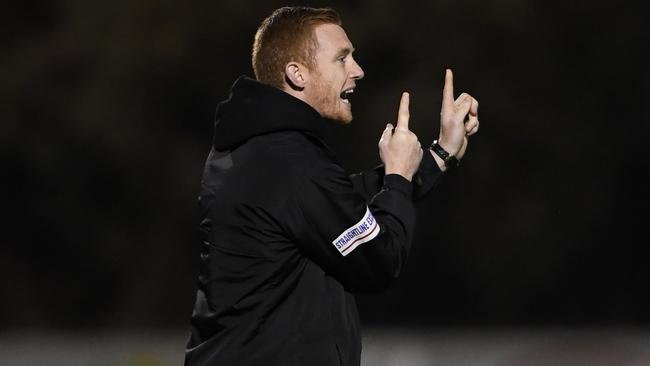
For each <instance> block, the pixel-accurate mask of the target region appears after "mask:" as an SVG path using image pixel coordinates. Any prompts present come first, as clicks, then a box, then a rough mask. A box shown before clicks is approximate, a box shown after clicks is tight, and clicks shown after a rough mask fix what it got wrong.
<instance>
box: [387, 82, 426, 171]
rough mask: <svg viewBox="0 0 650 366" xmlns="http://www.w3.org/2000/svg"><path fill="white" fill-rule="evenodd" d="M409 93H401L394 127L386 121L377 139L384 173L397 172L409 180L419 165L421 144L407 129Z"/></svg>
mask: <svg viewBox="0 0 650 366" xmlns="http://www.w3.org/2000/svg"><path fill="white" fill-rule="evenodd" d="M409 118H410V113H409V94H408V93H406V92H405V93H402V99H401V100H400V103H399V111H398V114H397V124H396V126H395V128H393V125H392V124H390V123H388V124H387V125H386V129H385V130H384V132H383V133H382V135H381V139H380V140H379V156H380V157H381V161H382V162H383V163H384V171H385V172H386V174H399V175H401V176H403V177H404V178H406V179H408V180H409V181H410V180H411V179H412V178H413V175H414V174H415V172H416V171H417V170H418V167H419V166H420V161H421V160H422V146H421V145H420V141H418V137H417V136H416V135H415V134H414V133H413V132H411V131H410V130H409Z"/></svg>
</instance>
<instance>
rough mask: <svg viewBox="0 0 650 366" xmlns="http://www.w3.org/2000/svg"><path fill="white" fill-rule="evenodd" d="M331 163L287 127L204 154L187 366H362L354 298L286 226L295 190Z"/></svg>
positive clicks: (307, 137)
mask: <svg viewBox="0 0 650 366" xmlns="http://www.w3.org/2000/svg"><path fill="white" fill-rule="evenodd" d="M277 92H278V93H282V92H281V91H277ZM286 98H289V99H293V98H292V97H290V96H286ZM296 102H297V101H296ZM291 103H293V101H290V103H289V104H291ZM297 109H298V110H300V109H301V107H300V105H298V107H297ZM289 110H290V109H289ZM318 118H319V117H318ZM258 122H260V121H246V123H249V124H254V123H258ZM221 123H227V122H224V121H221ZM332 164H335V163H334V161H333V160H332V155H331V154H330V153H329V151H328V149H327V147H326V146H325V145H324V143H323V142H322V140H320V138H319V137H318V136H316V135H313V134H311V133H310V132H309V131H298V130H292V129H288V128H285V129H281V130H278V131H273V132H270V133H264V134H261V135H254V136H252V137H251V138H249V139H246V140H245V141H244V142H243V143H241V144H236V145H235V146H233V148H232V150H224V151H216V150H214V149H213V150H212V151H211V152H210V154H209V157H208V159H207V161H206V164H205V169H204V173H203V180H202V187H201V195H200V198H199V201H200V206H201V210H202V222H201V232H202V235H203V238H202V239H203V244H202V248H201V269H200V276H199V285H198V293H197V299H196V306H195V310H194V314H193V316H192V335H191V338H190V340H189V342H188V356H187V361H186V364H188V365H204V364H219V362H224V363H226V364H229V363H234V364H251V365H254V364H264V365H271V364H273V361H274V360H277V361H278V362H279V363H281V364H284V365H286V364H291V362H292V361H295V363H296V364H319V362H322V364H327V365H329V364H358V362H359V357H360V352H361V348H360V335H359V329H358V328H359V320H358V316H357V311H356V306H355V303H354V298H353V297H352V296H351V295H350V294H349V293H347V292H346V291H345V290H344V288H343V286H342V285H341V284H340V283H339V282H338V281H337V280H336V279H334V278H333V277H331V276H329V275H327V274H326V273H325V272H324V271H323V269H322V268H321V267H320V266H318V265H317V264H315V263H314V262H313V261H312V260H311V259H310V258H309V257H307V256H305V255H304V253H303V251H302V250H301V248H300V246H299V244H298V243H297V242H296V241H297V239H296V238H295V237H292V234H291V227H290V226H291V225H292V223H291V221H292V220H295V218H292V217H290V216H295V215H297V214H298V213H297V211H296V210H295V209H289V206H292V205H294V204H295V201H296V199H297V197H296V195H300V194H301V185H303V184H304V181H305V180H306V179H309V176H310V174H311V172H315V171H321V170H323V169H327V166H329V165H332ZM294 208H295V207H294Z"/></svg>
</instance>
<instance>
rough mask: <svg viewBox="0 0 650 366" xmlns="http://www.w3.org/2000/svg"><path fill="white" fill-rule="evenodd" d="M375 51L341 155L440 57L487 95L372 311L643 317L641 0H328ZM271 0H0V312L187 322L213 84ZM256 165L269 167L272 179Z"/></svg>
mask: <svg viewBox="0 0 650 366" xmlns="http://www.w3.org/2000/svg"><path fill="white" fill-rule="evenodd" d="M303 4H305V5H312V6H327V5H329V6H332V7H334V8H335V9H337V10H338V11H339V13H340V14H341V16H342V17H343V20H344V27H345V29H346V31H347V32H348V35H349V37H350V39H351V40H352V42H353V43H354V45H355V47H356V49H357V51H356V53H355V57H356V59H357V60H358V62H359V63H360V64H361V66H362V67H363V68H364V70H365V72H366V77H365V79H364V80H363V81H361V82H360V83H359V87H358V88H357V90H356V93H355V100H354V113H355V121H354V123H353V124H352V125H349V126H345V127H337V138H336V140H334V141H332V145H333V148H334V149H335V150H336V152H337V153H338V155H339V158H340V160H341V163H342V164H343V165H344V166H345V167H346V168H347V169H348V170H349V171H350V172H353V171H359V170H364V169H368V168H371V167H373V166H374V165H376V164H377V163H378V162H379V158H378V153H377V148H376V143H377V141H378V139H379V136H380V133H381V131H382V128H383V126H384V124H385V123H386V122H388V121H392V120H393V119H394V118H395V116H396V111H397V105H398V100H399V95H400V92H401V91H402V90H409V91H410V92H411V93H412V99H411V106H412V109H411V112H412V119H411V125H412V129H413V130H414V131H415V132H416V133H417V134H418V136H419V137H420V139H421V141H422V142H423V144H425V143H429V142H430V141H431V140H432V139H433V138H434V137H436V136H437V133H438V125H439V122H438V118H439V110H440V99H441V98H440V96H441V90H442V81H443V73H444V69H445V68H446V67H450V68H452V69H453V70H454V72H455V85H456V92H457V95H458V94H459V93H460V92H462V91H467V92H470V93H471V94H472V95H474V96H475V97H476V98H477V99H478V100H479V101H480V104H481V108H480V113H479V115H480V119H481V122H482V124H481V131H480V132H479V134H478V135H477V136H476V137H474V138H472V139H471V143H470V147H469V151H468V153H467V155H466V158H465V159H464V161H463V163H462V166H461V168H460V169H458V170H457V171H455V172H453V173H450V174H448V175H447V177H446V178H445V179H444V181H443V182H442V183H441V184H440V186H439V187H438V190H437V192H436V193H435V194H432V195H430V196H429V197H428V198H427V199H426V200H424V201H423V202H421V203H420V205H419V208H418V209H419V213H420V215H419V217H418V220H419V228H418V233H417V237H416V245H415V249H414V251H413V254H412V256H411V258H410V260H409V265H408V267H407V269H406V271H405V272H404V273H403V276H402V277H401V278H400V279H399V280H397V281H396V282H395V284H394V286H393V287H392V288H391V289H389V290H388V291H386V292H384V293H382V294H372V295H362V296H360V297H359V307H360V313H361V317H362V320H363V322H364V324H367V325H368V326H372V325H377V324H381V325H386V324H399V325H407V326H425V327H456V326H477V327H511V326H515V327H516V326H521V327H533V326H546V325H560V326H562V325H568V326H573V325H576V326H583V325H586V326H590V325H614V326H618V325H634V326H642V327H645V326H648V325H650V312H649V311H648V308H649V307H650V292H649V291H648V283H649V280H650V266H648V265H647V263H648V258H649V257H650V248H649V246H648V244H650V242H649V240H648V236H647V227H648V222H649V219H650V216H649V215H648V212H647V209H648V206H649V203H650V202H649V199H648V198H649V195H648V192H647V189H648V186H649V185H650V180H649V171H650V166H649V160H650V159H649V155H650V154H648V144H649V143H650V138H649V137H650V118H649V112H648V108H649V106H650V90H649V86H650V73H649V72H648V66H649V61H650V60H649V59H648V46H649V44H650V37H649V28H650V27H649V26H648V23H647V17H646V16H645V14H644V13H643V12H642V11H641V6H640V4H641V3H640V1H639V2H634V1H631V2H613V1H612V2H605V1H600V2H599V1H565V2H562V3H559V2H558V3H556V2H549V1H541V0H537V1H532V0H529V1H514V0H491V1H481V2H469V1H449V0H441V1H405V2H402V3H399V2H382V1H358V2H349V1H330V2H319V1H314V2H305V3H303ZM283 5H287V3H285V2H279V1H267V2H256V1H250V0H239V1H228V2H218V1H204V2H171V1H145V0H143V1H123V0H120V1H110V2H92V1H91V2H84V1H23V2H12V3H8V4H5V5H4V6H3V11H2V12H0V24H2V29H3V31H2V32H1V33H0V34H1V36H0V37H1V38H2V42H1V44H0V100H1V104H0V113H1V117H0V118H1V120H2V124H1V128H0V159H1V160H0V163H1V167H2V183H1V184H2V193H1V194H2V201H1V202H2V221H1V226H0V230H1V233H0V234H1V236H0V238H1V241H2V245H1V246H0V271H1V276H0V298H1V300H2V301H0V329H4V330H23V329H72V330H75V329H107V328H108V329H111V328H127V329H131V328H132V329H138V328H151V327H160V328H170V329H171V328H173V329H186V327H187V324H188V320H189V316H190V314H191V310H192V306H193V301H194V292H195V282H196V275H197V265H198V248H199V243H198V235H197V234H198V232H197V224H198V212H197V211H198V210H197V203H196V196H197V194H198V189H199V181H200V176H201V171H202V165H203V162H204V159H205V157H206V155H207V153H208V151H209V149H210V141H211V135H212V127H213V115H214V109H215V106H216V104H217V103H218V102H219V101H220V100H222V99H224V98H226V97H227V95H228V91H229V88H230V85H231V84H232V82H233V81H234V80H235V79H236V78H237V77H238V76H239V75H241V74H248V75H252V71H251V67H250V48H251V43H252V38H253V35H254V33H255V30H256V28H257V26H258V24H259V23H260V22H261V21H262V19H263V18H264V17H265V16H267V15H268V14H269V13H270V12H271V11H272V10H273V9H275V8H277V7H280V6H283ZM263 183H264V182H260V189H264V184H263Z"/></svg>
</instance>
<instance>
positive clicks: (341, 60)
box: [336, 56, 346, 63]
mask: <svg viewBox="0 0 650 366" xmlns="http://www.w3.org/2000/svg"><path fill="white" fill-rule="evenodd" d="M345 60H346V56H341V57H339V58H337V59H336V61H338V62H343V63H345Z"/></svg>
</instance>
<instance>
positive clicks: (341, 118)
mask: <svg viewBox="0 0 650 366" xmlns="http://www.w3.org/2000/svg"><path fill="white" fill-rule="evenodd" d="M327 118H329V119H330V120H332V121H334V122H338V123H340V124H342V125H347V124H348V123H350V122H352V114H349V115H336V116H330V117H327Z"/></svg>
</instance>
